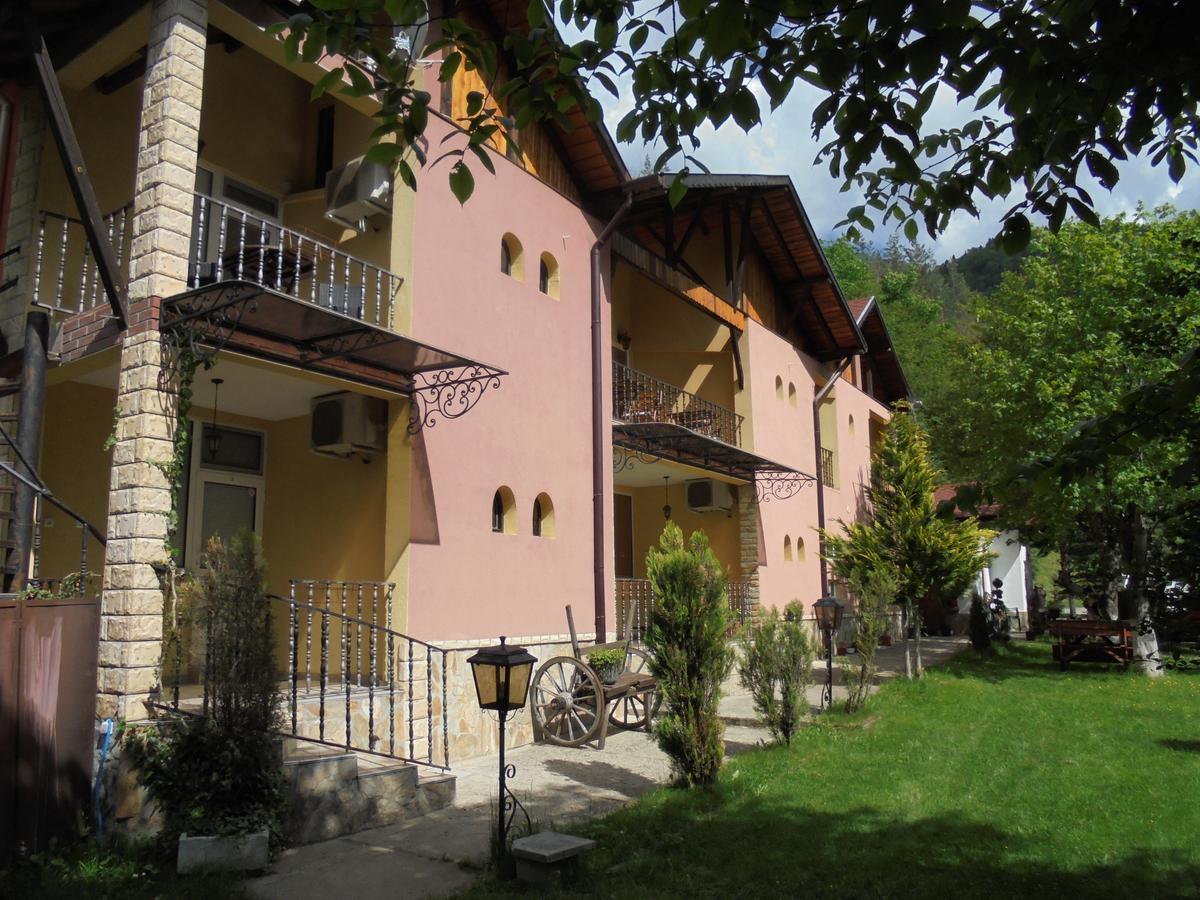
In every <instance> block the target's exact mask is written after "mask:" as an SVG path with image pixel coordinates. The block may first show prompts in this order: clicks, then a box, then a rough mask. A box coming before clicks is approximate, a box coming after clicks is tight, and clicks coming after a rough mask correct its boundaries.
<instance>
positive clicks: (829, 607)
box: [813, 597, 843, 709]
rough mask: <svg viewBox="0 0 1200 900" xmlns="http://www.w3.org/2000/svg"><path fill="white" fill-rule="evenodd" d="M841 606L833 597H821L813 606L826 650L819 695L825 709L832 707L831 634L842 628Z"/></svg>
mask: <svg viewBox="0 0 1200 900" xmlns="http://www.w3.org/2000/svg"><path fill="white" fill-rule="evenodd" d="M842 610H843V606H842V604H840V603H838V602H837V600H835V599H834V598H833V597H822V598H821V599H820V600H818V601H817V602H816V603H814V604H813V615H814V616H815V617H816V620H817V627H818V628H820V629H821V630H822V631H823V632H825V646H826V648H827V650H828V656H827V663H826V667H825V670H826V673H827V675H826V679H825V690H824V691H823V692H822V693H821V706H823V707H824V708H825V709H828V708H829V707H831V706H833V633H834V632H835V631H837V630H838V629H839V628H841V626H842Z"/></svg>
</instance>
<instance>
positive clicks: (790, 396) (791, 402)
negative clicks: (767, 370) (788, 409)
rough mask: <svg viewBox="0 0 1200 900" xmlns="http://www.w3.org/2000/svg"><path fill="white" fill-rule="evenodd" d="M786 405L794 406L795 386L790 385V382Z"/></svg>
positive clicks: (789, 383)
mask: <svg viewBox="0 0 1200 900" xmlns="http://www.w3.org/2000/svg"><path fill="white" fill-rule="evenodd" d="M788 405H789V406H795V405H796V385H794V384H792V383H791V382H790V381H789V382H788Z"/></svg>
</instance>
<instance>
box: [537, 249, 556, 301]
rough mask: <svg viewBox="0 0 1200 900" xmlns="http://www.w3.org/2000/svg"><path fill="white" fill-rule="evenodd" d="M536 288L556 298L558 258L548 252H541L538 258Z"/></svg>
mask: <svg viewBox="0 0 1200 900" xmlns="http://www.w3.org/2000/svg"><path fill="white" fill-rule="evenodd" d="M538 290H539V291H541V292H542V293H543V294H545V295H546V296H547V297H553V298H554V299H555V300H557V299H558V291H559V288H558V260H556V259H555V258H554V257H553V256H551V255H550V254H549V253H543V254H542V256H541V259H539V260H538Z"/></svg>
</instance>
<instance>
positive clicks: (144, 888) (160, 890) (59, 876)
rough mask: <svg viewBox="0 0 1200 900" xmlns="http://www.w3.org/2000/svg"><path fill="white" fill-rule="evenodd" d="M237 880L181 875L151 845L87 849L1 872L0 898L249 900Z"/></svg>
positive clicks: (41, 856)
mask: <svg viewBox="0 0 1200 900" xmlns="http://www.w3.org/2000/svg"><path fill="white" fill-rule="evenodd" d="M249 896H250V895H249V894H248V893H246V891H245V889H244V888H243V887H242V886H241V879H240V878H239V877H238V876H235V875H203V876H200V875H196V876H187V877H180V876H177V875H176V874H175V861H174V860H173V859H165V858H164V857H163V856H162V855H161V853H160V852H159V851H158V849H157V848H156V847H155V846H154V845H151V844H143V845H136V846H130V847H123V848H122V849H120V850H115V849H113V850H110V849H104V848H101V847H97V846H96V845H94V844H90V843H81V844H78V845H76V846H74V847H71V848H69V849H66V850H64V851H62V852H61V853H57V854H55V853H43V854H39V855H37V856H35V857H33V858H31V859H29V860H26V861H24V862H21V863H18V864H16V865H14V866H13V867H12V868H10V869H7V870H3V871H0V898H4V900H8V898H13V900H17V898H26V897H28V898H35V897H36V898H38V900H159V898H173V900H175V898H177V900H211V898H220V900H244V898H245V900H248V898H249Z"/></svg>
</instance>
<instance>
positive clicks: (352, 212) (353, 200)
mask: <svg viewBox="0 0 1200 900" xmlns="http://www.w3.org/2000/svg"><path fill="white" fill-rule="evenodd" d="M391 211H392V174H391V172H390V171H389V170H388V168H387V166H384V165H381V164H379V163H374V162H367V160H366V159H365V158H364V157H361V156H360V157H359V158H358V159H353V160H351V161H350V162H348V163H346V165H344V166H341V167H340V168H337V169H331V170H330V171H329V174H327V175H326V176H325V218H327V219H329V221H331V222H336V223H337V224H339V225H341V226H343V227H344V228H352V229H354V230H355V231H360V232H362V231H366V230H367V222H366V220H367V217H368V216H375V215H382V214H385V213H389V212H391Z"/></svg>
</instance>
